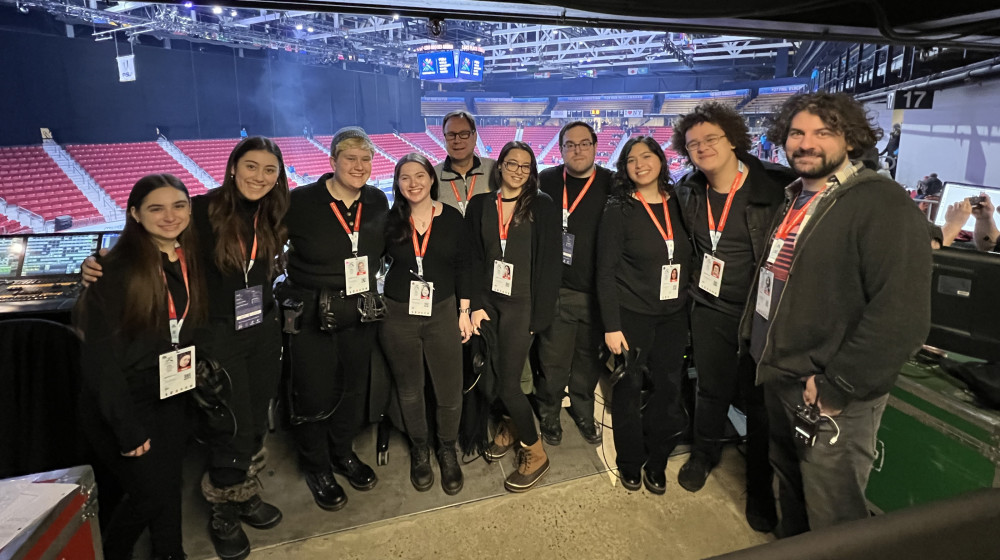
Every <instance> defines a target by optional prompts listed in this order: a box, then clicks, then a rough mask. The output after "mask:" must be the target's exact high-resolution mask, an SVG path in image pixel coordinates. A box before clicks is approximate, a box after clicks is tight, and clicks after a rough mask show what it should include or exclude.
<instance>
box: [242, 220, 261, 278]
mask: <svg viewBox="0 0 1000 560" xmlns="http://www.w3.org/2000/svg"><path fill="white" fill-rule="evenodd" d="M259 215H260V211H259V210H258V211H257V213H256V214H254V216H253V248H252V249H250V264H248V265H247V267H246V269H244V270H243V286H244V287H246V288H249V287H250V269H252V268H253V261H254V260H256V259H257V218H258V217H259ZM240 251H241V252H242V253H243V258H244V259H246V258H247V255H246V248H245V247H244V246H243V243H240Z"/></svg>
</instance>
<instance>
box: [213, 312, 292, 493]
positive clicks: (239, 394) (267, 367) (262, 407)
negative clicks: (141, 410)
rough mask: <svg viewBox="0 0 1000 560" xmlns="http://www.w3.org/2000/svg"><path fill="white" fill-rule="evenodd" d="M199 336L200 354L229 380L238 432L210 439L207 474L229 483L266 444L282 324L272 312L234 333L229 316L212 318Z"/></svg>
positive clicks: (277, 377)
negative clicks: (215, 364)
mask: <svg viewBox="0 0 1000 560" xmlns="http://www.w3.org/2000/svg"><path fill="white" fill-rule="evenodd" d="M199 334H203V335H204V336H200V337H199V339H198V340H199V344H198V352H199V356H202V355H205V356H211V357H212V358H214V359H216V360H217V361H218V362H219V363H220V364H221V365H222V366H223V367H225V368H226V371H227V372H228V373H229V377H230V378H231V379H232V393H231V394H230V395H229V407H230V408H231V409H232V411H233V415H234V416H235V417H236V435H235V437H232V434H231V432H230V433H227V434H219V435H218V437H216V438H213V439H212V440H210V441H209V476H210V477H211V478H212V482H213V483H214V484H216V485H217V486H220V487H222V486H231V485H234V484H239V483H241V482H243V481H244V480H246V471H247V469H248V468H249V467H250V459H251V457H253V456H254V455H255V454H256V453H257V452H258V451H260V449H261V447H262V446H263V445H264V435H265V434H266V433H267V410H268V406H269V405H270V401H271V399H273V398H275V397H276V396H277V391H278V382H279V381H280V378H281V325H280V323H279V322H278V312H277V310H272V311H271V312H270V313H268V314H267V315H265V316H264V320H263V322H262V323H261V324H259V325H255V326H253V327H250V328H247V329H243V330H239V331H237V330H236V329H235V327H234V325H233V323H232V321H231V320H228V321H212V323H211V324H210V325H209V327H208V328H207V329H205V330H204V331H203V333H199ZM202 352H203V353H204V354H202Z"/></svg>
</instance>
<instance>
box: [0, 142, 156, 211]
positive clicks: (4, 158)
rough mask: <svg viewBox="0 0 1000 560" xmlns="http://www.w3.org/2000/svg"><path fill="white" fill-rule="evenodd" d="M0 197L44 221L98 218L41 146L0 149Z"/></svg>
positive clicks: (92, 207)
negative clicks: (66, 217) (70, 217)
mask: <svg viewBox="0 0 1000 560" xmlns="http://www.w3.org/2000/svg"><path fill="white" fill-rule="evenodd" d="M157 147H158V146H157ZM168 157H169V156H168ZM0 197H2V198H3V199H4V200H6V201H7V202H8V203H9V204H16V205H18V206H20V207H22V208H24V209H26V210H30V211H32V212H34V213H36V214H39V215H40V216H42V218H44V219H46V220H51V219H53V218H55V217H56V216H72V217H73V220H74V221H79V220H83V219H88V218H101V213H100V212H98V210H97V208H95V207H94V205H93V204H91V203H90V201H89V200H87V197H86V196H84V195H83V193H81V192H80V189H78V188H77V187H76V185H75V184H74V183H73V181H72V180H71V179H70V178H69V177H67V176H66V174H65V173H63V170H62V169H60V168H59V166H58V165H56V162H54V161H52V158H50V157H49V155H48V154H46V153H45V150H43V149H42V147H41V146H14V147H5V148H0ZM13 223H14V224H18V223H17V222H13ZM18 225H20V224H18ZM10 227H13V226H10Z"/></svg>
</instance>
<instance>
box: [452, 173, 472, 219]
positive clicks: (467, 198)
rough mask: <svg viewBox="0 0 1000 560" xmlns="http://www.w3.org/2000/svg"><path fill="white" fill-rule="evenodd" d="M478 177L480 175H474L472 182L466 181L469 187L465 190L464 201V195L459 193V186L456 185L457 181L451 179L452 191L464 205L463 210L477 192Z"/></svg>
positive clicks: (460, 203) (461, 204)
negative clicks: (463, 197) (463, 196)
mask: <svg viewBox="0 0 1000 560" xmlns="http://www.w3.org/2000/svg"><path fill="white" fill-rule="evenodd" d="M476 177H478V175H473V176H472V182H471V183H466V184H467V185H468V187H469V188H468V189H466V191H465V200H464V201H463V200H462V196H461V195H459V194H458V187H456V186H455V181H451V192H453V193H455V200H457V201H458V205H459V206H461V207H462V210H463V211H464V210H465V205H466V204H468V203H469V201H470V200H472V195H473V194H475V192H476Z"/></svg>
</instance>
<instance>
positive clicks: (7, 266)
mask: <svg viewBox="0 0 1000 560" xmlns="http://www.w3.org/2000/svg"><path fill="white" fill-rule="evenodd" d="M22 256H24V238H23V237H0V278H12V277H14V276H17V274H18V270H19V269H20V268H21V257H22Z"/></svg>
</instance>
